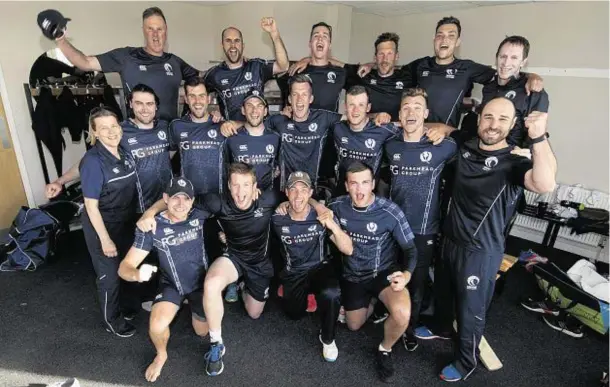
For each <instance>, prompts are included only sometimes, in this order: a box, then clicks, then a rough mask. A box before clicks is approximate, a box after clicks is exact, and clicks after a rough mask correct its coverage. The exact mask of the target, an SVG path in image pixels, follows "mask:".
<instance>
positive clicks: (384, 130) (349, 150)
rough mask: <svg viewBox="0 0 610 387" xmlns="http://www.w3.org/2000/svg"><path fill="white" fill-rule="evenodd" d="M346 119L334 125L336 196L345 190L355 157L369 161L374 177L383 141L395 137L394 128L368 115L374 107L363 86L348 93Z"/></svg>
mask: <svg viewBox="0 0 610 387" xmlns="http://www.w3.org/2000/svg"><path fill="white" fill-rule="evenodd" d="M345 105H346V110H347V112H346V113H347V122H343V121H342V122H339V123H337V124H335V126H334V128H333V141H334V144H335V149H336V150H337V158H338V161H337V164H336V165H335V176H336V179H337V186H336V190H335V196H338V195H341V194H343V193H344V192H345V190H344V187H345V186H344V185H343V184H342V183H341V182H343V181H345V171H346V169H347V167H348V166H349V164H350V163H352V162H353V161H361V162H363V163H364V164H366V165H368V166H369V167H370V168H371V170H372V171H373V173H374V175H375V177H377V176H378V172H379V168H380V166H381V159H382V150H383V144H384V143H385V142H386V141H387V140H388V139H390V138H391V137H393V136H394V135H395V134H396V133H395V130H396V129H395V128H394V127H393V126H390V125H381V126H378V125H377V124H376V123H375V122H373V121H371V120H370V119H369V117H368V112H369V111H370V109H371V104H370V102H369V97H368V92H367V91H366V89H365V88H364V87H363V86H353V87H352V88H350V89H349V91H348V92H347V94H346V96H345Z"/></svg>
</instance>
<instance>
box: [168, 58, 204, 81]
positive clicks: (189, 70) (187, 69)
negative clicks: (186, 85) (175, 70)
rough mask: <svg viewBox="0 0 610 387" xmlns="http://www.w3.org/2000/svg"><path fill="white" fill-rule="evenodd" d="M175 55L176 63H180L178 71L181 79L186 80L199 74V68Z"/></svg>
mask: <svg viewBox="0 0 610 387" xmlns="http://www.w3.org/2000/svg"><path fill="white" fill-rule="evenodd" d="M174 56H175V55H174ZM175 57H176V60H177V61H178V63H179V64H180V72H181V73H182V79H184V80H187V79H190V78H194V77H196V76H198V75H199V72H200V71H199V70H197V69H196V68H194V67H193V66H191V65H189V64H188V63H186V62H185V61H184V60H182V58H180V57H178V56H175Z"/></svg>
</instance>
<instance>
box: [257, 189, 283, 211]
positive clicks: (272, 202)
mask: <svg viewBox="0 0 610 387" xmlns="http://www.w3.org/2000/svg"><path fill="white" fill-rule="evenodd" d="M258 202H259V203H260V206H261V207H265V208H276V207H277V206H279V204H280V203H281V198H280V195H279V193H277V192H275V190H272V189H269V190H267V191H265V192H263V193H262V194H261V195H260V197H259V198H258Z"/></svg>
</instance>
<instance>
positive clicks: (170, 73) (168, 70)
mask: <svg viewBox="0 0 610 387" xmlns="http://www.w3.org/2000/svg"><path fill="white" fill-rule="evenodd" d="M163 68H164V69H165V74H166V75H168V76H170V77H173V76H174V69H173V68H172V65H171V64H169V63H166V64H164V65H163Z"/></svg>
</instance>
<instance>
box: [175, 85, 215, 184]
mask: <svg viewBox="0 0 610 387" xmlns="http://www.w3.org/2000/svg"><path fill="white" fill-rule="evenodd" d="M184 93H185V96H186V103H187V104H188V107H189V113H188V114H186V115H185V116H184V117H181V118H179V119H176V120H174V121H172V122H171V123H170V125H169V140H170V143H171V147H172V149H173V150H177V151H178V153H179V154H180V172H181V175H182V176H184V177H186V178H187V179H189V180H190V181H191V182H192V183H193V187H195V194H196V195H204V194H206V193H208V192H214V193H221V192H222V190H223V185H224V183H223V174H222V171H223V169H224V161H225V160H224V143H225V140H226V138H225V137H224V136H223V135H222V133H221V131H220V124H219V123H214V122H213V119H212V116H211V115H210V114H209V113H208V105H209V103H210V96H209V94H208V91H207V89H206V87H205V82H204V81H203V79H202V78H199V77H195V78H191V79H189V80H187V81H186V82H185V83H184Z"/></svg>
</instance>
